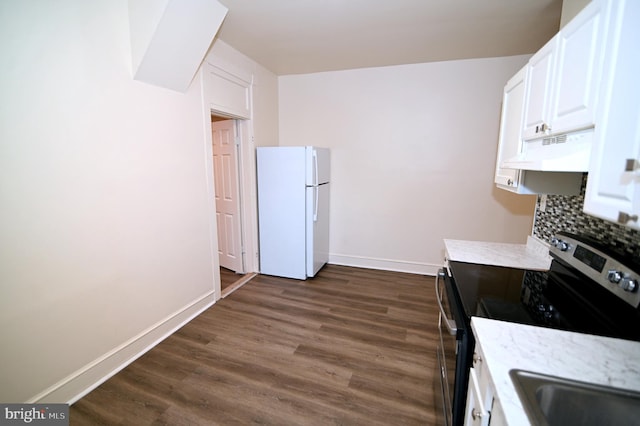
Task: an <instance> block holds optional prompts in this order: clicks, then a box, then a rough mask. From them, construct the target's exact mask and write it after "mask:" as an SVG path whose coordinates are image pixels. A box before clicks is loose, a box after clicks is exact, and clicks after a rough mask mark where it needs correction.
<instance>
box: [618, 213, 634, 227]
mask: <svg viewBox="0 0 640 426" xmlns="http://www.w3.org/2000/svg"><path fill="white" fill-rule="evenodd" d="M637 221H638V215H637V214H629V213H625V212H618V223H622V224H623V225H624V224H626V223H627V222H637Z"/></svg>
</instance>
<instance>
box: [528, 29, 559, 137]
mask: <svg viewBox="0 0 640 426" xmlns="http://www.w3.org/2000/svg"><path fill="white" fill-rule="evenodd" d="M557 43H558V35H556V36H555V37H553V38H552V39H551V40H549V42H547V44H545V45H544V46H543V47H542V49H540V50H539V51H538V52H536V54H535V55H533V56H532V57H531V59H529V64H528V66H527V84H526V91H525V111H524V130H523V134H522V136H523V138H524V139H535V138H539V137H541V136H543V135H544V130H545V128H546V126H548V125H549V123H548V117H549V107H550V105H551V94H552V90H553V70H554V66H555V53H556V45H557ZM543 126H544V127H543Z"/></svg>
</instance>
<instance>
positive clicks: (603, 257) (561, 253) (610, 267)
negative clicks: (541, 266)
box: [549, 233, 640, 308]
mask: <svg viewBox="0 0 640 426" xmlns="http://www.w3.org/2000/svg"><path fill="white" fill-rule="evenodd" d="M549 253H551V254H552V255H553V256H555V257H557V258H559V259H562V260H563V261H565V262H566V263H568V264H569V265H571V266H573V267H574V268H575V269H577V270H578V271H580V272H582V273H583V274H584V275H586V276H587V277H589V278H591V279H592V280H593V281H594V282H596V283H598V284H599V285H601V286H602V287H604V288H606V289H607V290H609V291H610V292H611V293H613V294H615V295H616V296H618V297H619V298H620V299H622V300H624V301H625V302H627V303H628V304H630V305H631V306H633V307H634V308H637V307H638V306H640V291H639V289H638V287H639V286H640V273H639V272H638V271H634V270H633V269H632V268H631V267H630V266H628V265H624V264H623V263H622V262H621V261H619V260H617V259H615V258H614V257H612V256H610V255H607V254H605V253H604V252H602V251H600V250H599V249H597V248H595V247H593V243H591V242H590V240H589V239H587V238H584V237H580V236H577V235H571V234H567V233H558V235H557V236H556V238H554V239H552V240H551V248H550V250H549Z"/></svg>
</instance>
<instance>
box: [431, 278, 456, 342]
mask: <svg viewBox="0 0 640 426" xmlns="http://www.w3.org/2000/svg"><path fill="white" fill-rule="evenodd" d="M439 278H444V269H439V270H438V274H437V275H436V300H437V301H438V307H439V308H440V317H441V318H442V321H443V322H444V324H445V325H446V326H447V330H449V334H452V335H453V334H456V333H457V332H458V325H457V324H456V321H455V320H454V319H449V318H447V314H446V313H445V312H444V307H443V306H442V299H441V298H440V285H439V284H440V283H439V282H438V281H439Z"/></svg>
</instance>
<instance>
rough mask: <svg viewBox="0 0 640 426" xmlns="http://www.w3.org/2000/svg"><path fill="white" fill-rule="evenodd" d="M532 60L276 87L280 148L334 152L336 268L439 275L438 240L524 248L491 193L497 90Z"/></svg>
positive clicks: (517, 203)
mask: <svg viewBox="0 0 640 426" xmlns="http://www.w3.org/2000/svg"><path fill="white" fill-rule="evenodd" d="M527 59H528V56H516V57H506V58H493V59H478V60H465V61H451V62H440V63H429V64H417V65H404V66H395V67H384V68H369V69H358V70H349V71H339V72H326V73H318V74H307V75H292V76H282V77H280V78H279V105H280V108H279V109H280V117H279V119H280V128H279V131H280V141H281V145H317V146H326V147H329V148H331V149H332V163H331V166H332V196H331V236H330V238H331V243H330V262H332V263H341V264H348V265H355V266H365V267H374V268H389V269H396V270H406V271H412V272H423V273H433V272H435V270H436V268H437V267H438V266H439V265H441V264H442V261H443V258H444V251H443V243H442V239H443V238H452V239H470V240H485V241H502V242H524V241H526V236H527V235H529V234H530V233H531V224H532V220H533V218H532V216H533V211H534V203H535V197H531V196H519V195H514V194H511V193H507V192H505V191H502V190H498V189H496V188H495V186H494V184H493V173H494V167H495V158H496V149H497V140H498V126H499V119H500V107H501V98H502V88H503V86H504V84H505V83H506V82H507V80H508V79H509V78H510V77H511V76H512V75H513V74H515V72H516V71H517V70H518V69H519V68H520V67H522V66H523V65H524V64H525V63H526V61H527Z"/></svg>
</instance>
